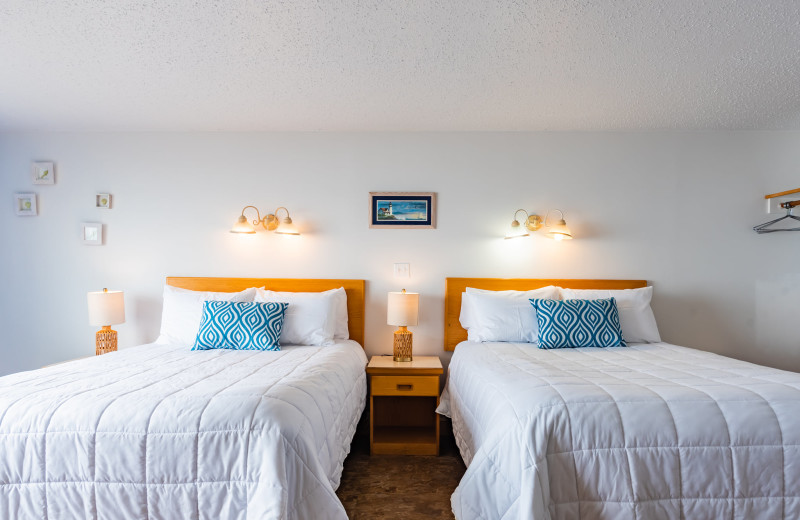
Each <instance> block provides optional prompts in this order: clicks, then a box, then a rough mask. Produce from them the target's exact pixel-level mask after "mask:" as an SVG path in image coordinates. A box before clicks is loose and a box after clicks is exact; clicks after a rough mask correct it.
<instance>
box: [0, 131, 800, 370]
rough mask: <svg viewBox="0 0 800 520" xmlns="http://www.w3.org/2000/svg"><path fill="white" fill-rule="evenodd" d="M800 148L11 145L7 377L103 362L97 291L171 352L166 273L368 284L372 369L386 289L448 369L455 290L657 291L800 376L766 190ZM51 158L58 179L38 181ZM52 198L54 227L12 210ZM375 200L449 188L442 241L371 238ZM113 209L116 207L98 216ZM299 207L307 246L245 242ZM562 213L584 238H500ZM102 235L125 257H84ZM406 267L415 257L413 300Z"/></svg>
mask: <svg viewBox="0 0 800 520" xmlns="http://www.w3.org/2000/svg"><path fill="white" fill-rule="evenodd" d="M798 144H800V135H799V134H796V133H778V134H772V133H737V134H713V133H712V134H704V133H699V134H524V133H514V134H503V133H491V134H483V133H457V134H456V133H441V134H321V133H311V134H234V133H224V134H214V133H206V134H147V133H145V134H141V133H133V134H125V133H122V134H70V133H52V134H0V188H1V189H0V193H2V194H3V195H2V198H3V199H4V200H5V203H4V204H2V205H0V230H2V249H1V250H0V269H1V272H2V274H1V275H0V276H2V286H3V290H2V291H0V374H7V373H10V372H14V371H18V370H25V369H31V368H36V367H39V366H42V365H45V364H48V363H53V362H57V361H61V360H65V359H69V358H74V357H79V356H84V355H90V354H92V353H93V351H94V332H95V329H94V328H93V327H91V326H89V325H88V324H87V311H86V296H85V293H86V292H87V291H90V290H98V289H100V288H102V287H109V288H113V289H123V290H124V291H125V294H126V306H127V322H126V323H125V324H123V325H119V326H117V327H115V328H116V329H117V330H118V331H119V333H120V342H121V346H122V347H128V346H132V345H136V344H139V343H142V342H149V341H152V340H154V339H155V338H156V337H157V335H158V330H159V323H160V312H161V306H160V293H161V287H162V283H163V280H164V277H165V276H168V275H183V276H258V277H320V278H322V277H331V278H340V277H341V278H364V279H366V280H367V281H368V285H367V292H368V295H367V298H368V301H367V340H366V349H367V353H368V354H374V353H385V352H389V351H390V350H391V346H390V345H391V333H392V329H393V327H391V326H388V325H386V324H385V310H386V293H387V292H388V291H390V290H397V289H399V288H400V287H401V285H402V286H405V287H406V288H407V289H409V290H415V291H419V292H420V293H421V294H422V296H421V311H420V312H421V318H420V324H419V326H418V327H416V328H413V329H412V330H413V332H414V337H415V349H414V351H415V353H417V354H436V355H441V356H442V358H443V359H444V360H447V359H449V355H446V354H444V353H443V351H442V343H441V342H442V336H443V314H444V312H443V292H444V278H445V277H446V276H487V277H502V276H509V277H575V278H580V277H591V278H644V279H647V280H649V281H650V282H651V283H652V284H653V285H654V286H655V300H654V304H653V306H654V310H655V313H656V318H657V320H658V323H659V326H660V328H661V332H662V336H663V337H664V339H665V340H667V341H670V342H673V343H678V344H682V345H687V346H691V347H697V348H702V349H706V350H710V351H714V352H719V353H723V354H726V355H730V356H734V357H738V358H742V359H747V360H753V361H759V362H761V363H764V364H767V365H772V366H777V367H781V368H786V369H790V370H800V339H798V338H800V302H798V296H797V295H798V294H800V254H799V253H800V233H797V234H795V233H781V234H772V235H761V236H759V235H756V233H754V232H753V231H752V230H751V228H752V226H753V225H755V224H758V223H761V222H764V221H766V220H768V218H769V217H768V216H767V215H766V214H765V213H764V210H763V207H764V200H763V195H764V194H766V193H770V192H775V191H781V190H784V189H790V188H796V187H800V175H798V173H797V172H798V165H800V146H798ZM34 160H52V161H55V162H56V163H57V167H56V172H57V179H56V184H55V185H53V186H35V187H34V186H32V185H31V182H30V177H29V167H30V163H31V161H34ZM18 191H35V192H36V193H38V196H39V213H40V214H39V216H38V217H35V218H29V217H28V218H23V217H17V216H15V215H14V212H13V209H12V196H13V193H14V192H18ZM369 191H435V192H438V200H439V211H438V228H437V229H436V230H370V229H368V227H367V193H368V192H369ZM97 192H110V193H111V194H112V195H113V206H114V207H113V209H111V210H101V209H96V208H94V195H95V193H97ZM246 204H254V205H256V206H258V207H259V208H261V209H262V210H271V209H273V208H275V207H277V206H280V205H285V206H287V207H288V208H289V209H290V210H291V212H292V217H293V218H294V221H295V223H296V224H298V225H299V226H300V227H301V229H302V231H303V235H302V236H301V237H299V238H287V237H280V236H277V235H274V234H266V233H259V234H258V235H255V236H239V235H233V234H230V233H228V229H229V228H230V226H231V225H232V223H233V222H234V220H235V219H236V217H237V216H238V214H239V211H240V210H241V208H242V206H244V205H246ZM551 207H558V208H561V209H563V210H564V212H565V215H566V218H567V222H568V224H569V226H570V227H571V228H572V230H573V231H574V234H575V237H576V239H575V240H572V241H569V242H561V243H557V242H554V241H551V240H548V239H546V238H544V237H543V236H542V235H541V234H537V235H536V236H533V237H531V238H530V239H527V240H515V241H504V240H503V239H502V238H501V237H502V234H503V233H504V231H505V229H506V226H507V225H508V224H509V222H510V221H511V218H512V215H513V213H514V210H516V209H517V208H526V209H528V210H533V211H536V212H539V213H540V214H542V215H543V214H544V212H545V211H546V210H547V209H548V208H551ZM82 221H100V222H102V223H103V224H104V225H105V233H106V244H105V245H104V246H102V247H91V246H84V245H82V243H81V241H80V239H79V228H80V223H81V222H82ZM394 262H410V264H411V271H412V279H411V280H410V281H409V282H406V283H402V284H401V283H398V282H396V281H395V280H394V279H393V277H392V264H393V263H394Z"/></svg>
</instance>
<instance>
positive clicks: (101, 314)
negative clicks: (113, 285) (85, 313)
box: [87, 289, 125, 356]
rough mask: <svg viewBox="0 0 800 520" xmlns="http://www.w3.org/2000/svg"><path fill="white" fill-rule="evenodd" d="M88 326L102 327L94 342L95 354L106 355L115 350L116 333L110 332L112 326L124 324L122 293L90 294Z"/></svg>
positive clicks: (105, 290)
mask: <svg viewBox="0 0 800 520" xmlns="http://www.w3.org/2000/svg"><path fill="white" fill-rule="evenodd" d="M87 297H88V301H89V325H94V326H96V327H102V329H100V330H98V331H97V335H96V341H95V346H96V350H95V354H96V355H98V356H99V355H100V354H106V353H108V352H114V351H116V350H117V331H115V330H112V329H111V326H112V325H117V324H118V323H125V300H124V297H123V292H122V291H109V290H108V289H103V291H102V292H90V293H88V295H87Z"/></svg>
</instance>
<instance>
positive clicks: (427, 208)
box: [369, 192, 436, 229]
mask: <svg viewBox="0 0 800 520" xmlns="http://www.w3.org/2000/svg"><path fill="white" fill-rule="evenodd" d="M369 198H370V226H369V227H371V228H374V227H382V228H394V229H411V228H435V227H436V222H435V214H436V213H435V212H436V194H435V193H427V192H424V193H422V192H413V193H409V192H373V193H370V197H369Z"/></svg>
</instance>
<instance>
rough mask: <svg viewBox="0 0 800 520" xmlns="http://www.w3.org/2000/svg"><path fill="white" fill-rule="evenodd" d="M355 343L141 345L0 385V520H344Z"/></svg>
mask: <svg viewBox="0 0 800 520" xmlns="http://www.w3.org/2000/svg"><path fill="white" fill-rule="evenodd" d="M365 364H366V356H365V355H364V352H363V350H362V348H361V347H360V346H359V345H358V344H357V343H355V342H352V341H350V342H343V343H342V344H339V345H336V346H330V347H322V348H320V347H289V348H285V349H284V350H283V351H281V352H253V351H226V350H208V351H200V352H191V351H189V350H188V347H177V346H165V345H144V346H140V347H133V348H129V349H124V350H121V351H119V352H115V353H111V354H106V355H103V356H99V357H96V358H90V359H85V360H80V361H74V362H71V363H66V364H62V365H56V366H52V367H48V368H44V369H40V370H35V371H32V372H22V373H19V374H12V375H10V376H6V377H3V378H0V518H8V519H17V518H37V519H52V520H56V519H58V520H61V519H72V518H75V519H84V518H87V519H90V518H107V519H114V520H119V519H128V518H130V519H133V518H136V519H145V518H146V519H151V520H154V519H170V520H171V519H184V518H201V519H206V518H207V519H227V518H231V519H234V518H235V519H244V518H247V519H255V518H258V519H262V518H270V519H273V518H275V519H277V518H281V519H311V518H314V519H327V518H337V519H338V518H341V519H345V518H347V515H346V514H345V511H344V508H343V507H342V505H341V503H340V502H339V500H338V499H337V497H336V494H335V491H334V490H335V489H336V488H337V487H338V485H339V478H340V476H341V472H342V462H343V461H344V458H345V456H346V455H347V453H348V451H349V449H350V441H351V438H352V436H353V433H354V432H355V427H356V424H357V423H358V420H359V417H360V415H361V412H362V410H363V409H364V403H365V396H366V380H365V375H364V366H365Z"/></svg>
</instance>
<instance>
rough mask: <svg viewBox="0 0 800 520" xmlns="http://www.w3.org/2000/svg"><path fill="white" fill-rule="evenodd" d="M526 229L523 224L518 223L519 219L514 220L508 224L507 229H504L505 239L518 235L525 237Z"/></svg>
mask: <svg viewBox="0 0 800 520" xmlns="http://www.w3.org/2000/svg"><path fill="white" fill-rule="evenodd" d="M527 236H528V231H527V229H525V226H522V225H521V224H520V223H519V220H514V222H512V223H511V225H510V226H508V231H506V240H508V239H509V238H519V237H527Z"/></svg>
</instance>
